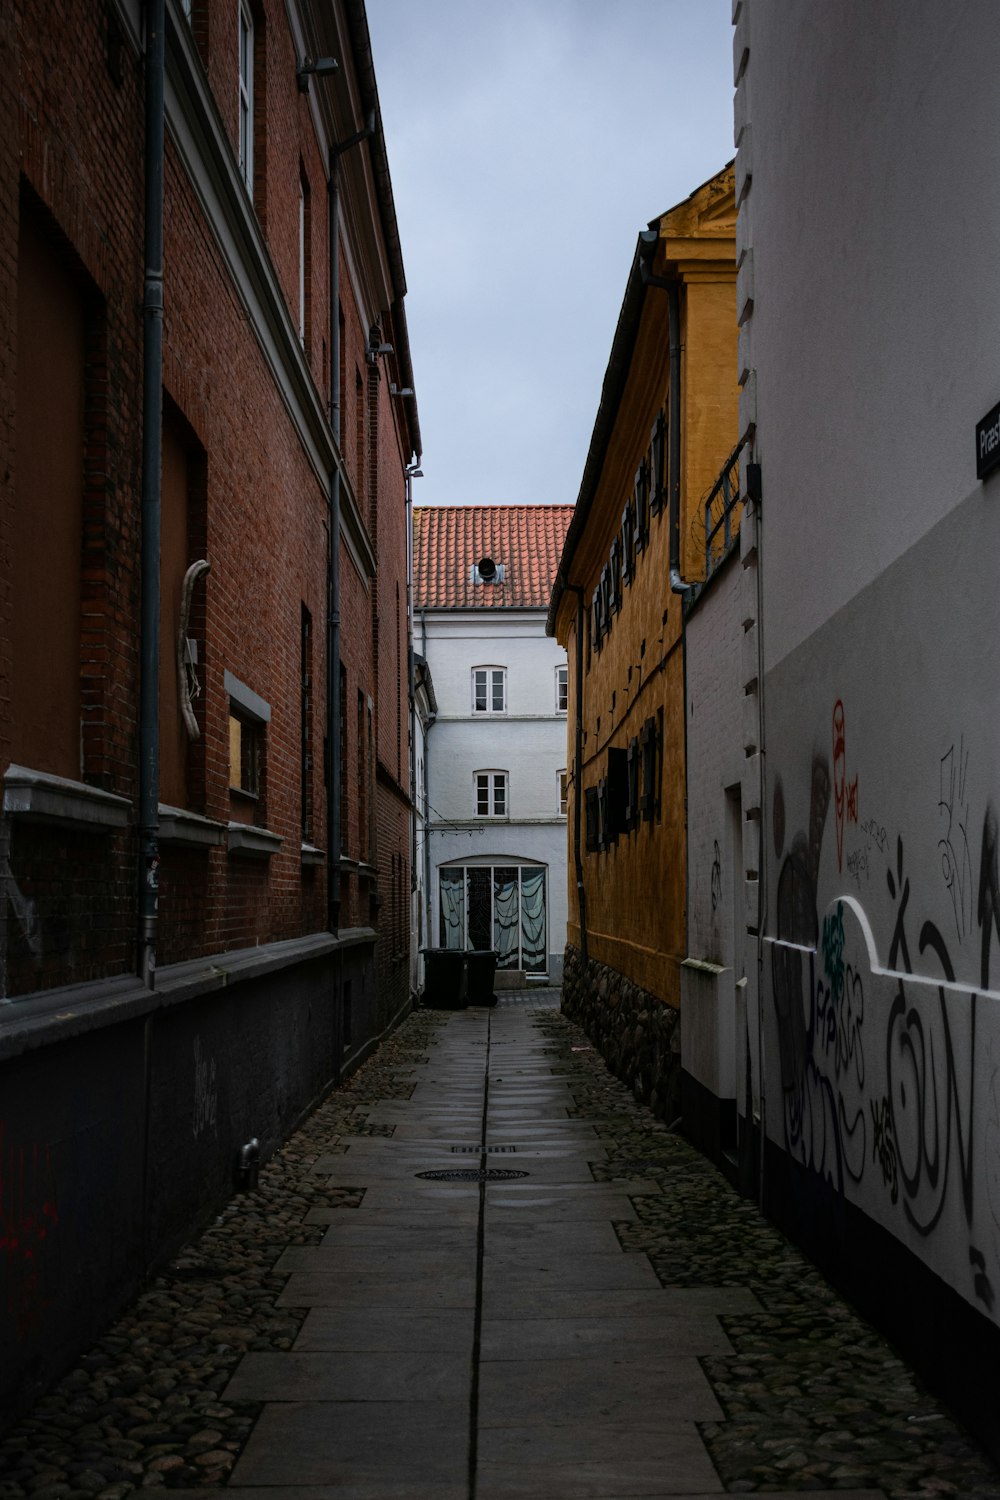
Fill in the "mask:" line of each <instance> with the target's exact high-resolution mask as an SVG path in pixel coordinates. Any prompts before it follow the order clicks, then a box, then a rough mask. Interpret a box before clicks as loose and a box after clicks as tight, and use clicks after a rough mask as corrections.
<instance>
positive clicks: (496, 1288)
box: [287, 1245, 660, 1306]
mask: <svg viewBox="0 0 1000 1500" xmlns="http://www.w3.org/2000/svg"><path fill="white" fill-rule="evenodd" d="M287 1253H288V1254H291V1255H315V1254H320V1253H322V1252H319V1251H312V1250H294V1251H289V1252H287ZM633 1287H635V1288H640V1289H641V1288H643V1287H648V1288H649V1289H650V1291H654V1292H655V1295H657V1296H659V1292H660V1283H659V1281H658V1280H657V1278H656V1272H655V1271H654V1270H653V1268H652V1266H651V1265H650V1264H649V1261H648V1260H646V1258H645V1256H639V1255H622V1253H621V1251H619V1252H618V1253H617V1254H616V1255H604V1254H602V1253H601V1252H600V1251H598V1252H596V1253H592V1254H590V1255H575V1256H573V1257H572V1259H570V1260H566V1259H564V1258H560V1257H558V1256H554V1255H552V1256H546V1257H544V1259H543V1257H541V1256H539V1254H538V1252H537V1250H531V1249H529V1250H525V1251H523V1252H522V1253H520V1254H515V1253H514V1252H513V1251H506V1250H505V1251H504V1252H503V1253H502V1254H500V1253H498V1252H497V1251H495V1250H492V1249H491V1248H490V1247H489V1245H487V1249H486V1256H485V1263H484V1267H483V1299H484V1303H485V1305H487V1306H488V1305H489V1304H490V1302H491V1300H492V1299H493V1298H494V1296H496V1297H498V1298H499V1299H500V1301H501V1302H503V1300H504V1298H505V1297H506V1296H508V1295H509V1296H511V1297H517V1296H518V1295H521V1294H523V1293H524V1292H525V1291H529V1292H530V1293H531V1295H532V1296H535V1297H545V1296H546V1295H547V1294H548V1292H549V1291H554V1292H560V1293H562V1292H566V1291H574V1292H575V1291H577V1290H579V1291H586V1292H592V1291H602V1292H603V1291H612V1290H614V1291H621V1290H624V1289H627V1290H631V1289H632V1288H633Z"/></svg>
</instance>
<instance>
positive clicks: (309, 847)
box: [302, 844, 326, 865]
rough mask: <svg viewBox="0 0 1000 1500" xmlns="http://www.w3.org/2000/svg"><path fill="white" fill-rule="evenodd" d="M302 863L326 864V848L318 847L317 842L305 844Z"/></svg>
mask: <svg viewBox="0 0 1000 1500" xmlns="http://www.w3.org/2000/svg"><path fill="white" fill-rule="evenodd" d="M302 863H303V864H304V865H325V864H326V850H325V849H317V848H316V845H315V844H303V845H302Z"/></svg>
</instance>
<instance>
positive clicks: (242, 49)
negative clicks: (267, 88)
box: [239, 0, 254, 198]
mask: <svg viewBox="0 0 1000 1500" xmlns="http://www.w3.org/2000/svg"><path fill="white" fill-rule="evenodd" d="M253 32H254V25H253V14H252V12H251V10H250V7H249V5H248V4H246V3H245V0H240V6H239V152H240V175H241V176H242V178H243V183H244V186H245V187H246V190H247V192H248V193H249V194H250V197H251V198H253V125H254V121H253V108H254V97H253V82H254V79H253V74H254V35H253Z"/></svg>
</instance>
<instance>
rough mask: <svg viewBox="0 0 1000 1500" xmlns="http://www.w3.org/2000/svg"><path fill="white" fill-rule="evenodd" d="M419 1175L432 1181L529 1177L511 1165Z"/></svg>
mask: <svg viewBox="0 0 1000 1500" xmlns="http://www.w3.org/2000/svg"><path fill="white" fill-rule="evenodd" d="M416 1175H417V1176H418V1177H424V1178H426V1179H428V1180H429V1181H430V1182H510V1180H511V1179H512V1178H513V1177H527V1176H528V1173H527V1172H515V1171H513V1170H512V1169H511V1168H510V1167H487V1168H486V1169H485V1170H483V1169H481V1168H480V1169H479V1170H477V1169H476V1168H474V1167H467V1168H464V1169H463V1168H461V1167H455V1168H453V1169H452V1170H450V1171H449V1170H448V1169H447V1168H446V1169H445V1170H443V1171H440V1172H418V1173H417V1174H416Z"/></svg>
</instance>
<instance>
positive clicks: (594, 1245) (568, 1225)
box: [487, 1211, 621, 1258]
mask: <svg viewBox="0 0 1000 1500" xmlns="http://www.w3.org/2000/svg"><path fill="white" fill-rule="evenodd" d="M487 1238H488V1240H489V1242H490V1244H491V1253H492V1255H493V1256H494V1257H501V1258H502V1257H503V1256H504V1255H506V1254H507V1253H508V1251H517V1252H520V1251H521V1250H528V1249H534V1250H536V1251H538V1252H540V1253H543V1254H560V1255H564V1256H571V1255H580V1254H583V1255H586V1254H592V1253H593V1252H595V1251H603V1252H604V1253H605V1254H607V1255H610V1254H612V1253H613V1252H614V1251H616V1250H620V1249H621V1246H620V1245H619V1243H618V1235H617V1233H616V1232H615V1227H614V1225H613V1224H612V1223H611V1221H610V1219H608V1220H607V1221H602V1220H592V1219H590V1220H588V1219H583V1220H581V1219H560V1220H558V1221H557V1222H556V1223H550V1222H547V1221H546V1220H542V1219H538V1218H535V1217H533V1216H532V1217H528V1218H518V1217H517V1216H516V1215H512V1214H509V1213H503V1212H500V1213H494V1212H492V1211H491V1212H490V1214H489V1216H488V1218H487Z"/></svg>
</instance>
